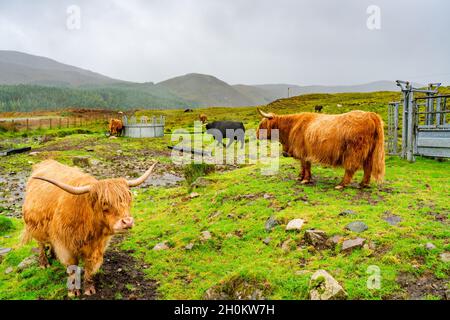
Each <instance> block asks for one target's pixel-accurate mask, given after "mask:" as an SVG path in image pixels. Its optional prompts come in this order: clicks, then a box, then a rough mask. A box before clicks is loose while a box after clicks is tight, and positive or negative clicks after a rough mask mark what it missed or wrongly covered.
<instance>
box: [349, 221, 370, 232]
mask: <svg viewBox="0 0 450 320" xmlns="http://www.w3.org/2000/svg"><path fill="white" fill-rule="evenodd" d="M368 228H369V227H368V226H367V225H366V224H365V223H364V222H362V221H354V222H350V223H349V224H347V225H346V226H345V229H348V230H350V231H353V232H363V231H366V230H367V229H368Z"/></svg>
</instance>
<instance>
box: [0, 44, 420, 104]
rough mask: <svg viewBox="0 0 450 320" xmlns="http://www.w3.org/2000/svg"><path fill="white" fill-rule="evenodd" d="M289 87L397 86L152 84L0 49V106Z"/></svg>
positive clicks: (271, 97)
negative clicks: (120, 78) (108, 75)
mask: <svg viewBox="0 0 450 320" xmlns="http://www.w3.org/2000/svg"><path fill="white" fill-rule="evenodd" d="M14 86H15V87H14ZM26 86H32V87H26ZM416 86H421V85H418V84H417V85H416ZM45 87H51V88H55V89H51V90H49V89H45ZM58 88H60V89H62V88H66V89H67V90H65V91H61V90H57V89H58ZM288 88H289V96H291V97H292V96H298V95H304V94H310V93H348V92H376V91H395V92H398V91H399V90H398V88H397V86H396V85H395V83H394V81H376V82H370V83H366V84H360V85H341V86H321V85H312V86H299V85H294V84H260V85H246V84H236V85H231V84H228V83H226V82H225V81H223V80H221V79H218V78H216V77H214V76H212V75H206V74H199V73H189V74H186V75H182V76H178V77H174V78H171V79H167V80H165V81H162V82H159V83H157V84H154V83H153V82H145V83H136V82H130V81H123V80H118V79H113V78H110V77H107V76H104V75H102V74H99V73H95V72H92V71H89V70H85V69H81V68H77V67H75V66H71V65H67V64H63V63H60V62H57V61H55V60H52V59H49V58H46V57H40V56H35V55H31V54H27V53H22V52H17V51H6V50H0V111H5V110H16V111H25V110H36V109H39V108H44V109H47V108H64V107H66V105H67V103H69V102H68V101H63V100H64V99H63V97H64V96H70V97H71V98H70V104H72V105H75V106H79V107H92V106H95V105H96V104H98V106H101V107H102V108H105V107H109V108H117V107H121V108H147V109H160V108H167V109H171V108H185V107H198V106H255V105H266V104H269V103H271V102H272V101H275V100H278V99H282V98H286V97H287V96H288ZM22 91H23V92H22Z"/></svg>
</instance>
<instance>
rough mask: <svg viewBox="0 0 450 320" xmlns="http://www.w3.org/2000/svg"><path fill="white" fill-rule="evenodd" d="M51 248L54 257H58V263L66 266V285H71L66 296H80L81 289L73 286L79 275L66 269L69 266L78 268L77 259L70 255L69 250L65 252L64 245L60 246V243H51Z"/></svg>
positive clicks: (73, 270)
mask: <svg viewBox="0 0 450 320" xmlns="http://www.w3.org/2000/svg"><path fill="white" fill-rule="evenodd" d="M52 247H53V249H54V252H55V254H56V256H57V257H58V259H59V261H60V262H61V263H62V264H63V265H65V266H66V268H67V270H66V271H67V273H68V275H69V276H68V277H67V280H68V281H67V282H68V283H72V284H73V286H72V288H69V290H68V293H67V295H68V296H69V297H77V296H80V295H81V290H80V289H81V288H80V287H77V286H75V284H76V283H77V281H78V280H79V279H77V277H79V274H77V272H76V271H75V268H68V267H69V266H77V268H78V258H77V256H76V255H74V254H72V252H70V251H69V250H67V249H66V248H65V247H64V245H62V244H60V243H52ZM76 270H78V269H76Z"/></svg>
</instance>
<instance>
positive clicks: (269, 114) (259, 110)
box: [257, 108, 273, 119]
mask: <svg viewBox="0 0 450 320" xmlns="http://www.w3.org/2000/svg"><path fill="white" fill-rule="evenodd" d="M257 110H258V112H259V114H260V115H261V116H263V117H264V118H267V119H272V118H273V114H272V113H265V112H264V111H262V110H261V109H259V108H257Z"/></svg>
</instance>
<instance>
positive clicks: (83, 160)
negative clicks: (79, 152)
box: [72, 156, 91, 167]
mask: <svg viewBox="0 0 450 320" xmlns="http://www.w3.org/2000/svg"><path fill="white" fill-rule="evenodd" d="M72 163H73V164H74V165H75V166H78V167H90V166H91V162H90V160H89V157H83V156H76V157H73V158H72Z"/></svg>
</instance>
